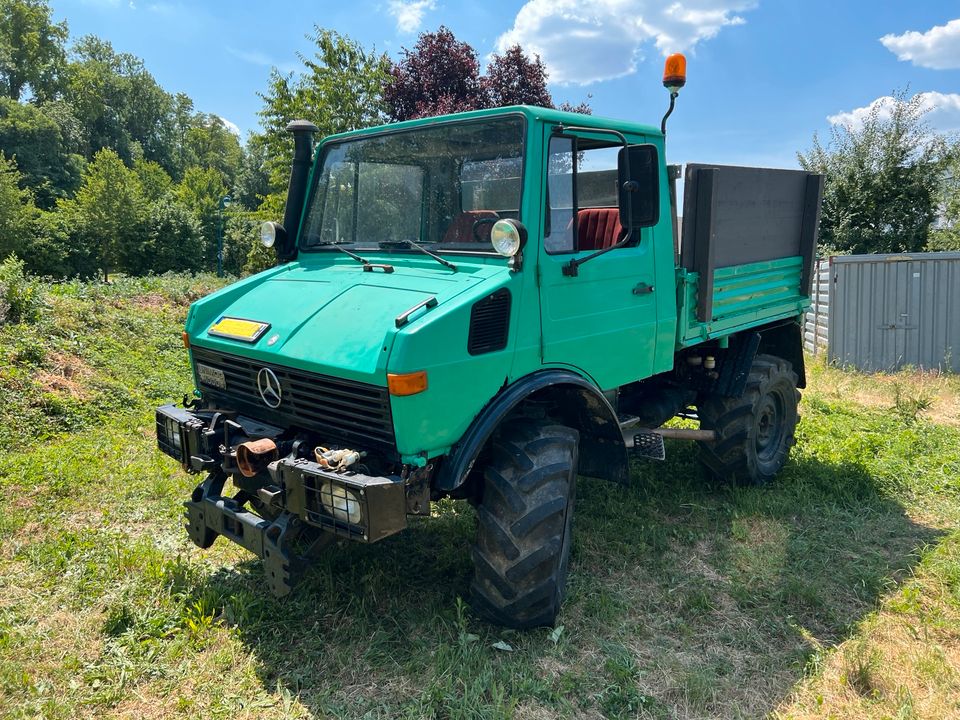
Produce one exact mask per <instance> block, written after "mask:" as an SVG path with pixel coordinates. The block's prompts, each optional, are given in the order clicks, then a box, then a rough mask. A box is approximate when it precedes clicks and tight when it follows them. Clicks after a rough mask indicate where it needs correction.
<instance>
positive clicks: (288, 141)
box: [251, 27, 390, 192]
mask: <svg viewBox="0 0 960 720" xmlns="http://www.w3.org/2000/svg"><path fill="white" fill-rule="evenodd" d="M308 38H309V39H310V40H312V41H313V43H314V44H315V45H316V51H315V52H314V55H313V57H312V58H307V57H305V56H303V55H300V61H301V62H302V63H303V64H304V66H305V68H304V71H302V72H301V73H300V74H299V76H298V77H296V78H294V75H293V73H290V74H286V75H285V74H282V73H280V72H279V71H278V70H276V69H274V70H273V72H272V73H271V75H270V84H269V87H268V88H267V92H266V93H263V94H261V95H260V97H261V98H262V99H263V103H264V104H263V108H262V109H261V110H260V112H259V115H260V124H261V126H262V127H263V129H264V132H263V134H262V135H261V136H260V137H261V138H262V140H257V141H256V142H262V144H263V147H264V148H265V157H266V162H265V165H266V171H267V174H268V175H269V177H270V186H271V189H272V191H273V192H282V191H283V189H284V188H285V187H286V183H287V179H288V177H289V174H290V165H291V163H292V161H293V139H292V138H291V137H290V134H289V133H288V132H287V131H286V127H287V123H289V122H290V121H291V120H296V119H301V118H302V119H304V120H310V121H311V122H312V123H314V124H315V125H316V126H317V127H318V128H319V129H320V133H319V134H320V136H321V137H322V136H324V135H331V134H334V133H338V132H344V131H346V130H354V129H356V128H362V127H369V126H371V125H377V124H379V123H381V122H383V121H384V120H385V119H386V115H385V108H384V103H383V99H382V97H381V89H382V88H383V85H384V82H385V81H386V78H387V74H388V72H389V68H390V61H389V59H388V58H387V56H386V55H385V54H378V53H377V52H376V50H375V49H371V50H369V51H368V50H365V49H364V48H363V46H362V45H360V44H359V43H358V42H356V41H355V40H351V39H350V38H348V37H344V36H343V35H340V34H339V33H337V32H334V31H333V30H326V29H323V28H320V27H315V28H314V34H313V35H312V36H308ZM251 140H252V139H251Z"/></svg>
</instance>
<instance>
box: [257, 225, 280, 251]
mask: <svg viewBox="0 0 960 720" xmlns="http://www.w3.org/2000/svg"><path fill="white" fill-rule="evenodd" d="M260 242H261V243H263V246H264V247H267V248H272V247H273V246H274V244H275V243H276V242H277V224H276V223H275V222H271V221H269V220H267V221H266V222H265V223H263V224H262V225H261V226H260Z"/></svg>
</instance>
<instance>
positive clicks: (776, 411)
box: [697, 355, 800, 485]
mask: <svg viewBox="0 0 960 720" xmlns="http://www.w3.org/2000/svg"><path fill="white" fill-rule="evenodd" d="M799 402H800V392H799V391H798V390H797V374H796V373H795V372H794V371H793V366H792V365H791V364H790V363H789V362H787V361H786V360H784V359H783V358H778V357H776V356H774V355H758V356H757V357H756V359H755V360H754V361H753V365H752V366H751V367H750V376H749V377H748V379H747V386H746V389H745V390H744V391H743V395H742V396H741V397H739V398H725V397H719V396H716V395H709V396H707V397H706V398H704V399H703V400H702V401H701V402H700V404H699V405H698V407H697V413H698V415H699V416H700V427H701V428H702V429H704V430H715V431H716V433H717V439H716V440H714V441H711V442H701V443H700V460H701V462H702V463H703V464H704V465H705V466H706V468H707V469H708V470H709V471H710V472H711V473H712V474H713V475H714V476H715V477H717V478H718V479H719V480H723V481H727V482H732V483H738V484H743V485H763V484H766V483H768V482H770V481H771V480H772V479H773V478H774V476H775V475H776V474H777V473H778V472H780V469H781V468H782V467H783V465H784V463H785V462H786V461H787V456H788V455H789V453H790V448H791V447H793V445H795V444H796V439H795V437H794V433H795V431H796V428H797V422H798V421H799V415H798V413H797V405H798V403H799Z"/></svg>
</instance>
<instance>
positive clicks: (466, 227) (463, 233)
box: [443, 210, 500, 243]
mask: <svg viewBox="0 0 960 720" xmlns="http://www.w3.org/2000/svg"><path fill="white" fill-rule="evenodd" d="M499 219H500V216H499V215H497V213H495V212H494V211H493V210H465V211H463V212H462V213H460V214H459V215H457V216H456V217H455V218H454V219H453V222H451V223H450V226H449V227H448V228H447V231H446V232H445V233H444V234H443V242H444V243H475V242H490V230H491V228H492V227H493V223H492V222H484V223H481V224H480V225H477V234H476V235H474V234H473V224H474V223H475V222H476V221H477V220H499Z"/></svg>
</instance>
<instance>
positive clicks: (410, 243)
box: [377, 240, 457, 272]
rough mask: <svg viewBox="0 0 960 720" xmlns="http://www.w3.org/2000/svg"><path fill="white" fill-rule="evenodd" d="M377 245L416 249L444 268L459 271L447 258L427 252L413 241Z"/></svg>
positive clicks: (391, 241)
mask: <svg viewBox="0 0 960 720" xmlns="http://www.w3.org/2000/svg"><path fill="white" fill-rule="evenodd" d="M377 244H378V245H379V246H380V247H382V248H394V247H406V246H410V247H414V248H416V249H417V250H419V251H420V252H422V253H423V254H424V255H429V256H430V257H432V258H433V259H434V260H436V261H437V262H438V263H440V264H441V265H443V266H444V267H448V268H450V269H451V270H453V271H454V272H456V271H457V266H456V265H454V264H453V263H452V262H450V261H449V260H447V259H446V258H442V257H440V256H439V255H437V254H436V253H435V252H432V251H430V250H427V249H426V248H425V247H424V246H423V245H421V244H420V243H415V242H414V241H413V240H383V241H381V242H379V243H377Z"/></svg>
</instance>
